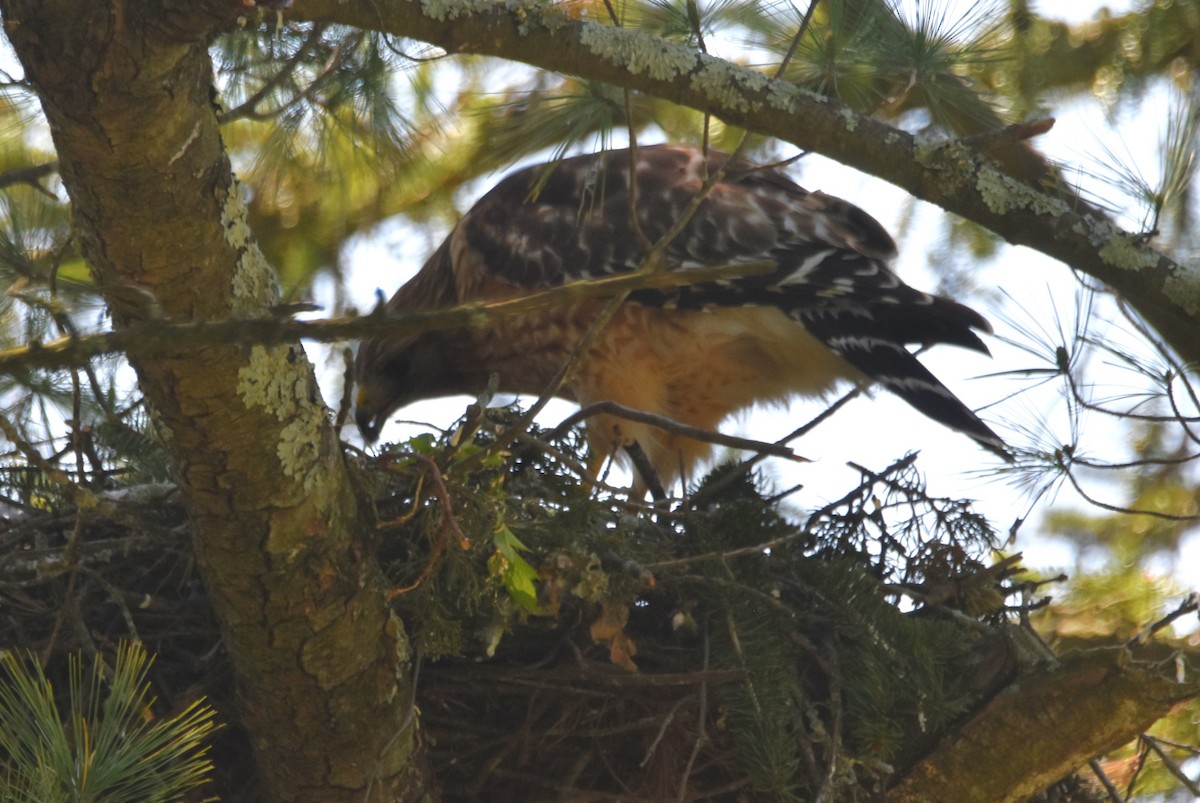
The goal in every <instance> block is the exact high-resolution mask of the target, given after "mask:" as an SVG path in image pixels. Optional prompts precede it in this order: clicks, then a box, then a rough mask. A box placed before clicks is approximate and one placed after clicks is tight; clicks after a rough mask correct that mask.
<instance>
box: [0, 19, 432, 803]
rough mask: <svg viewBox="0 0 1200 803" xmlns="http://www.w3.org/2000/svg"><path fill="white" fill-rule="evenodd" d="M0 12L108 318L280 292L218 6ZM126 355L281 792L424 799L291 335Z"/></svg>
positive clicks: (346, 477) (353, 536)
mask: <svg viewBox="0 0 1200 803" xmlns="http://www.w3.org/2000/svg"><path fill="white" fill-rule="evenodd" d="M235 5H236V4H228V6H229V7H230V9H231V10H232V8H233V7H234V6H235ZM0 8H2V9H3V14H4V23H5V26H6V30H7V32H8V35H9V37H10V39H11V41H12V42H13V45H14V47H15V49H16V51H17V54H18V57H19V58H20V60H21V63H22V64H23V66H24V68H25V70H26V76H27V78H28V80H29V81H30V83H31V84H32V85H33V86H34V87H35V89H36V90H37V92H38V93H39V95H40V97H41V100H42V105H43V107H44V109H45V112H46V117H47V119H48V121H49V123H50V128H51V132H52V134H53V137H54V143H55V146H56V148H57V150H58V154H59V158H60V163H61V174H62V178H63V181H64V183H65V185H66V188H67V190H68V192H69V193H70V196H71V201H72V207H73V215H74V222H75V229H76V232H77V234H78V236H79V237H80V239H81V241H82V243H83V248H84V252H85V255H86V257H87V259H88V262H89V264H90V266H91V268H92V270H93V273H94V275H95V278H96V281H97V283H98V284H99V285H100V286H101V287H102V289H103V292H104V295H105V297H106V299H107V300H108V302H109V304H110V305H111V308H112V310H113V314H114V320H115V322H116V325H117V326H118V327H126V326H129V325H130V324H132V323H135V322H137V321H139V320H145V319H148V318H164V319H167V320H171V321H180V322H183V321H194V320H203V319H217V318H226V317H239V316H240V317H250V316H256V315H261V314H264V313H265V312H266V311H267V309H268V308H269V307H270V306H271V305H272V304H274V303H277V301H278V298H277V295H278V294H277V291H276V289H275V286H274V280H273V273H272V271H271V269H270V266H268V265H267V264H266V263H265V260H264V259H263V258H262V256H261V254H260V253H259V251H258V249H257V247H256V246H255V244H254V241H253V239H252V237H251V236H250V232H249V228H248V227H247V225H246V222H245V208H244V205H243V202H242V198H241V196H240V193H239V189H238V186H237V184H236V182H235V181H234V179H233V176H232V174H231V171H230V165H229V160H228V158H227V156H226V154H225V151H224V148H223V145H222V142H221V136H220V131H219V128H218V124H217V118H216V114H215V109H214V106H213V102H212V92H213V89H212V68H211V64H210V61H209V56H208V53H207V50H206V45H207V42H208V39H209V37H210V35H211V34H212V32H213V31H214V29H215V26H216V25H217V24H219V23H220V22H221V18H220V14H221V13H223V8H224V4H217V3H208V4H205V3H192V2H180V3H178V4H176V5H171V4H153V3H121V2H117V3H111V4H110V3H96V2H94V1H93V0H53V1H47V0H27V1H22V0H13V1H12V2H5V3H3V4H2V6H0ZM129 358H130V361H131V362H132V363H133V365H134V367H135V368H136V369H137V373H138V379H139V383H140V385H141V388H142V390H143V392H144V394H145V397H146V399H147V401H148V402H149V404H150V405H151V407H152V412H153V413H154V414H155V416H156V420H157V423H158V426H159V429H160V431H161V433H162V434H163V436H164V439H165V441H166V443H167V446H168V449H169V450H170V452H171V453H172V455H173V456H174V458H175V459H176V461H177V464H178V465H177V468H178V475H179V482H180V486H181V488H182V489H183V491H184V493H185V496H186V499H187V504H188V508H189V512H190V514H191V516H192V517H193V520H194V523H195V534H196V535H195V547H196V554H197V558H198V561H199V564H200V567H201V570H202V573H203V575H204V577H205V581H206V584H207V586H208V590H209V593H210V596H211V598H212V601H213V605H214V607H215V609H216V612H217V615H218V617H219V619H220V620H221V622H222V627H223V634H224V642H225V646H226V647H227V649H228V650H229V653H230V655H231V657H232V659H233V665H234V668H235V672H236V676H237V682H238V689H239V694H240V696H241V699H242V701H243V710H242V711H241V712H237V713H238V715H239V718H240V719H241V720H242V721H243V722H244V723H245V724H246V725H247V727H248V728H249V730H250V732H251V735H252V738H253V741H254V744H255V747H256V750H257V753H258V760H259V763H260V766H261V768H262V770H263V773H264V777H265V778H266V779H267V780H268V783H269V785H270V787H271V792H272V795H273V797H275V798H276V799H278V800H289V801H290V800H297V801H302V800H311V801H337V800H346V801H351V800H353V801H363V800H395V799H403V798H407V797H416V796H419V795H420V794H422V789H423V779H422V778H421V776H420V774H419V773H418V772H416V771H415V770H414V767H415V765H416V763H415V761H414V755H415V743H416V740H415V728H414V727H413V722H414V720H413V717H412V716H411V711H410V705H409V703H410V699H411V688H410V686H409V683H408V673H409V656H408V650H407V642H406V640H405V637H404V633H403V630H402V629H401V628H400V626H399V623H398V622H396V621H395V620H394V619H393V618H392V617H391V615H390V612H389V610H388V608H387V606H386V604H385V602H384V597H383V593H382V591H383V580H382V577H381V576H380V574H379V571H378V568H377V565H376V564H375V563H374V562H373V561H364V560H361V559H360V556H361V551H362V545H361V539H362V537H363V535H364V533H363V526H362V524H361V521H362V519H361V517H360V515H359V508H358V501H357V499H356V495H355V492H354V487H353V482H352V476H351V473H350V471H349V469H348V467H347V466H346V464H345V463H344V459H343V455H342V451H341V448H340V445H339V443H338V440H337V437H336V433H335V432H334V431H333V428H332V426H331V425H330V423H329V421H328V414H327V411H326V410H325V408H324V406H323V404H322V403H321V401H320V398H319V395H318V393H317V391H316V383H315V378H314V375H313V371H312V368H311V366H310V365H309V363H308V361H307V360H306V358H305V356H304V353H303V351H302V350H301V348H300V347H299V345H298V344H284V345H279V346H273V347H269V348H268V347H262V346H256V347H253V348H250V349H245V348H242V347H238V346H213V347H208V348H203V349H198V350H197V349H189V348H188V344H187V343H186V342H181V343H180V348H179V349H178V351H177V352H176V353H166V354H164V353H162V352H157V353H155V354H154V355H153V356H151V355H139V354H138V352H137V349H136V347H134V348H131V349H130V351H129ZM368 790H369V793H368Z"/></svg>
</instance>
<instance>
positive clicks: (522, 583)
mask: <svg viewBox="0 0 1200 803" xmlns="http://www.w3.org/2000/svg"><path fill="white" fill-rule="evenodd" d="M492 542H493V543H494V544H495V545H496V554H494V555H492V557H491V558H490V559H488V571H489V572H491V574H492V576H493V577H496V576H498V577H500V578H501V579H503V580H504V587H505V588H507V589H508V594H509V596H510V597H512V598H513V601H515V602H516V603H517V604H518V605H520V606H521V607H522V608H525V609H526V610H529V611H536V610H537V607H538V603H537V586H536V585H534V581H535V580H537V576H538V574H537V570H536V569H534V568H533V566H531V565H529V561H527V560H525V559H524V558H523V557H521V555H520V553H521V552H528V551H529V547H527V546H525V545H524V544H522V543H521V540H520V539H519V538H517V536H516V535H514V534H513V531H512V530H510V529H508V527H507V526H506V525H504V524H501V525H500V526H499V527H497V528H496V530H495V531H494V532H493V533H492Z"/></svg>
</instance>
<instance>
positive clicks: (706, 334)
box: [356, 145, 1005, 487]
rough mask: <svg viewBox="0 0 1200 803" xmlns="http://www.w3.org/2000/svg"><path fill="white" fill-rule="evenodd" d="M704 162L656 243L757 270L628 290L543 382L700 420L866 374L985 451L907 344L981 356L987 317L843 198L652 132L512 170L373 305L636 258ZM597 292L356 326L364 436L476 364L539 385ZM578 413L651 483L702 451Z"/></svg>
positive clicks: (443, 301)
mask: <svg viewBox="0 0 1200 803" xmlns="http://www.w3.org/2000/svg"><path fill="white" fill-rule="evenodd" d="M632 158H636V165H634V166H633V167H634V169H633V171H632V172H633V173H634V174H635V175H636V182H637V184H636V193H633V194H631V193H630V175H631V169H630V168H631V164H630V160H631V159H632ZM719 168H724V171H725V172H724V174H723V176H722V177H721V180H720V181H718V182H717V183H716V184H715V185H714V186H713V187H712V188H711V190H710V191H709V192H708V193H707V195H705V196H704V198H703V202H702V203H701V204H700V205H699V208H698V209H697V210H696V211H695V214H694V215H693V216H692V217H691V218H690V220H688V221H687V224H686V225H685V226H684V227H683V229H682V231H681V232H680V233H679V234H678V235H677V236H676V237H675V238H674V239H673V240H671V241H670V244H669V245H668V247H667V248H666V250H665V259H666V261H667V263H668V268H669V269H670V270H674V271H684V272H686V271H688V270H693V269H697V268H704V267H713V266H722V265H737V264H738V263H749V262H762V261H764V260H769V261H770V263H771V264H772V265H773V268H772V269H771V270H769V272H766V273H762V272H759V273H756V274H755V275H753V276H748V277H745V278H733V279H727V280H721V281H711V282H709V283H707V284H697V285H687V286H682V287H678V288H673V289H669V290H661V289H654V290H649V289H646V290H638V291H635V292H633V293H631V294H630V295H629V297H628V298H627V299H626V301H625V302H624V303H623V304H622V305H621V306H620V308H619V309H618V310H617V311H616V313H615V315H614V316H613V317H612V319H611V320H610V321H609V323H608V324H607V325H606V326H605V327H604V328H603V329H602V330H601V331H600V332H599V334H598V335H597V336H596V337H595V338H594V339H593V340H592V341H591V343H590V345H589V346H588V348H587V349H586V351H585V352H584V353H582V354H581V355H580V357H579V359H578V362H577V363H576V364H575V366H574V368H573V370H572V372H571V373H570V375H569V377H568V379H567V381H566V382H565V383H564V385H563V386H562V388H561V390H560V391H559V395H560V396H562V397H564V398H566V399H569V400H571V401H574V402H576V403H578V404H580V405H581V406H586V405H589V404H592V403H595V402H601V401H606V400H611V401H614V402H617V403H619V404H622V405H625V406H627V407H632V408H636V409H638V410H643V411H647V412H650V413H655V414H658V415H660V416H663V417H665V418H669V419H672V420H674V421H678V422H681V423H684V424H689V425H691V426H694V427H700V428H703V429H707V430H712V429H715V428H716V427H717V426H718V425H719V424H720V423H721V421H722V420H723V419H725V418H726V417H728V416H730V415H731V414H733V413H736V412H738V411H740V410H744V409H746V408H748V407H751V406H752V405H755V404H762V403H768V404H769V403H783V402H786V401H787V400H788V399H789V398H791V397H793V396H798V395H804V396H821V395H823V394H825V393H827V392H828V391H830V390H831V389H832V388H833V387H834V386H835V385H836V384H838V383H839V382H840V381H849V382H852V383H858V384H861V385H866V384H868V383H877V384H880V385H882V386H883V387H885V388H887V389H888V390H890V391H891V392H893V393H895V394H897V395H898V396H900V397H901V398H902V399H904V400H905V401H906V402H908V403H909V404H910V405H912V406H913V407H915V408H916V409H917V410H919V411H920V412H922V413H924V414H925V415H927V416H929V417H930V418H932V419H934V420H935V421H938V422H940V423H942V424H944V425H946V426H948V427H952V428H953V429H956V430H959V431H961V432H963V433H965V434H966V435H968V436H970V437H971V438H973V439H974V440H975V441H977V442H978V443H980V444H981V445H983V446H984V447H986V448H988V449H990V450H992V451H996V452H998V453H1000V454H1005V446H1004V444H1003V442H1002V441H1001V439H1000V438H999V437H998V436H997V435H996V433H994V432H993V431H992V430H991V429H990V428H989V427H988V426H987V425H986V424H985V423H983V421H981V420H980V419H979V417H978V416H976V415H975V413H973V412H972V411H971V410H970V409H969V408H968V407H967V406H966V405H964V404H963V403H962V402H961V401H959V399H958V398H956V397H955V396H954V394H953V393H951V392H950V391H949V390H948V389H947V388H946V387H945V385H943V384H942V383H941V382H940V381H938V380H937V378H935V377H934V376H933V374H931V373H930V372H929V371H928V370H927V369H926V368H925V367H924V366H923V365H922V364H921V363H920V362H919V361H918V360H917V358H916V356H915V355H914V354H913V352H912V351H910V349H909V346H910V345H916V346H920V347H924V346H929V345H933V344H936V343H949V344H952V345H956V346H962V347H965V348H968V349H973V350H975V351H979V352H982V353H984V354H987V353H988V349H987V346H986V345H984V343H983V341H982V340H981V339H980V338H979V336H978V335H977V334H976V331H982V332H990V331H991V327H990V326H989V324H988V322H987V321H986V320H985V319H984V318H983V317H982V316H980V315H979V314H978V313H976V312H975V311H973V310H971V309H969V308H968V307H965V306H963V305H962V304H959V303H957V302H955V301H952V300H950V299H948V298H943V297H940V296H936V295H931V294H929V293H924V292H921V291H920V290H915V289H913V288H912V287H909V286H908V285H906V284H904V282H902V281H901V280H900V279H899V277H898V276H896V274H895V273H894V272H893V271H892V269H891V268H890V267H889V264H888V263H889V261H890V260H891V259H892V258H893V257H894V256H895V253H896V247H895V243H894V242H893V241H892V238H891V237H890V236H889V235H888V233H887V232H886V231H885V230H884V228H883V226H881V225H880V224H879V223H878V222H877V221H876V220H875V219H874V218H872V217H871V216H870V215H868V214H867V213H866V212H864V211H862V210H861V209H859V208H858V207H856V206H854V205H853V204H850V203H848V202H846V201H843V200H841V199H839V198H835V197H833V196H831V195H826V194H824V193H822V192H809V191H808V190H805V189H803V188H802V187H800V186H798V185H797V184H795V183H794V182H792V181H791V180H790V179H789V178H788V177H787V176H785V175H784V174H783V173H782V172H780V171H779V170H776V169H768V168H762V167H758V166H756V165H754V164H751V163H749V162H745V161H741V160H736V161H733V160H730V157H728V156H726V155H724V154H721V153H716V152H713V151H711V150H710V151H703V150H701V149H698V148H692V147H683V146H674V145H660V146H656V147H642V148H638V149H637V150H636V157H634V156H633V155H632V152H631V151H629V150H614V151H606V152H602V153H598V154H594V155H587V156H577V157H574V158H569V159H564V160H562V161H560V162H558V163H557V164H551V165H539V166H534V167H529V168H526V169H524V170H520V171H518V172H515V173H513V174H511V175H509V176H508V177H506V178H505V179H503V180H502V181H501V182H500V183H499V184H498V185H496V187H495V188H493V189H492V190H491V191H490V192H488V193H487V194H486V195H484V196H483V198H481V199H480V200H479V202H478V203H476V204H475V206H474V207H473V208H472V209H471V210H470V211H469V212H467V214H466V216H464V217H463V218H462V220H461V221H460V222H459V223H458V225H457V226H456V227H455V228H454V230H453V231H452V232H451V233H450V235H449V236H448V237H447V238H446V240H445V242H443V243H442V245H441V247H439V248H438V249H437V251H436V252H435V253H434V254H433V256H432V257H430V259H429V261H428V262H426V263H425V266H424V267H423V268H421V270H420V271H419V272H418V273H417V274H416V275H415V276H414V277H413V278H412V279H411V280H410V281H409V282H408V283H407V284H405V285H404V286H403V287H401V288H400V289H399V290H398V291H397V292H396V294H395V295H394V296H392V298H391V300H390V301H389V302H388V303H387V307H386V310H387V312H388V313H389V314H403V313H409V312H416V311H426V310H436V309H440V308H445V307H451V306H454V305H456V304H462V303H465V302H472V301H494V300H499V299H505V298H510V297H515V296H520V295H522V294H527V293H529V292H531V291H536V290H543V289H547V288H551V287H555V286H558V285H561V284H563V283H565V282H569V281H573V280H578V279H591V278H601V277H609V276H614V275H617V274H623V273H629V272H631V271H634V270H637V269H638V268H639V266H641V264H642V262H643V259H644V257H645V254H646V247H645V246H646V243H647V242H657V241H658V240H659V239H660V238H661V237H663V236H664V234H665V233H667V232H668V231H669V230H670V229H671V227H672V226H674V225H675V224H676V222H677V221H679V220H680V219H681V217H682V215H683V214H684V210H685V208H686V207H687V206H688V204H689V203H690V202H692V200H693V198H695V197H696V196H697V194H698V193H699V192H700V190H701V188H702V185H704V183H705V180H706V178H707V177H708V176H709V175H711V174H712V173H713V171H716V170H718V169H719ZM631 207H632V208H633V209H636V214H637V221H638V227H637V228H635V227H634V225H633V221H632V214H631V213H632V209H631ZM639 228H640V233H639V231H638V229H639ZM605 303H606V302H605V300H604V299H580V300H576V301H570V302H566V303H563V304H561V305H559V306H557V307H555V308H553V309H544V310H540V311H537V312H531V313H526V314H523V315H514V316H507V317H499V318H495V319H493V320H490V321H488V322H487V324H486V325H484V326H480V327H476V328H466V329H459V330H448V331H432V332H425V333H423V334H417V335H403V336H379V337H371V338H367V339H365V340H364V341H363V342H362V345H361V347H360V349H359V352H358V357H357V362H356V378H357V382H358V395H357V403H356V420H357V422H358V426H359V429H360V430H361V432H362V434H363V437H364V438H365V439H366V440H367V442H368V443H370V442H373V441H374V440H375V439H376V438H377V437H378V434H379V430H380V428H381V427H382V426H383V424H384V423H385V422H386V420H387V418H388V416H389V415H390V414H391V413H392V412H394V411H395V410H396V409H398V408H400V407H402V406H404V405H406V404H408V403H409V402H412V401H415V400H418V399H426V398H432V397H437V396H447V395H453V394H461V393H468V394H472V393H480V392H482V391H483V390H484V389H485V387H486V385H487V383H488V379H489V376H490V375H492V374H493V373H495V374H497V375H498V376H499V389H500V390H501V391H503V392H511V393H527V394H540V393H542V392H543V391H544V390H545V389H546V387H547V386H548V384H549V383H550V382H551V381H552V380H553V379H554V377H555V376H556V374H557V373H558V372H559V370H560V369H561V368H562V367H563V366H564V365H565V364H566V363H567V361H568V360H569V359H570V355H571V354H572V351H573V350H574V349H575V347H576V344H577V343H579V342H580V339H581V338H582V337H583V336H584V334H585V333H586V332H587V330H588V329H589V327H590V325H591V324H592V322H593V321H594V320H595V319H596V318H597V316H598V315H599V313H600V311H601V310H602V309H603V307H604V305H605ZM587 426H588V441H589V446H590V448H591V452H592V455H593V458H594V459H595V458H601V459H602V458H604V457H607V456H609V455H612V454H613V453H614V452H616V450H618V449H620V448H621V447H622V446H626V447H627V446H630V445H631V444H636V445H637V446H639V447H640V448H641V451H642V453H643V454H644V456H645V457H646V458H647V459H648V461H649V464H650V465H651V466H652V467H653V469H654V470H655V471H656V472H657V474H658V477H657V478H644V479H646V480H647V481H649V482H650V485H651V487H653V485H654V482H653V480H654V479H658V480H661V481H662V483H663V484H664V485H665V484H667V483H670V482H672V481H674V479H675V478H677V477H679V476H680V475H681V474H686V472H687V471H688V470H689V469H691V467H693V466H694V465H695V464H696V463H698V462H699V461H701V460H703V459H704V458H705V457H706V456H707V455H708V453H709V450H710V447H709V445H708V444H705V443H701V442H699V441H696V440H693V439H690V438H687V437H684V436H682V435H680V434H677V433H674V432H671V431H667V430H664V429H661V428H657V427H654V426H651V425H649V424H645V423H633V422H630V421H627V420H622V419H620V418H616V417H613V416H610V415H599V416H596V417H593V418H591V419H589V420H588V425H587ZM599 465H600V462H596V463H594V467H596V468H598V467H599Z"/></svg>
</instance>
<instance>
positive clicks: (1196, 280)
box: [1163, 265, 1200, 315]
mask: <svg viewBox="0 0 1200 803" xmlns="http://www.w3.org/2000/svg"><path fill="white" fill-rule="evenodd" d="M1163 291H1164V292H1165V293H1166V295H1167V297H1168V298H1170V299H1171V300H1172V301H1174V302H1175V303H1176V304H1177V305H1179V307H1180V308H1181V309H1182V310H1183V311H1184V312H1186V313H1187V314H1188V315H1200V268H1197V267H1196V266H1194V265H1179V266H1177V267H1176V269H1175V272H1174V273H1172V274H1171V276H1169V277H1168V278H1167V280H1166V281H1165V282H1163Z"/></svg>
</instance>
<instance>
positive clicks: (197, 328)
mask: <svg viewBox="0 0 1200 803" xmlns="http://www.w3.org/2000/svg"><path fill="white" fill-rule="evenodd" d="M772 268H774V263H773V262H769V261H756V262H743V263H741V264H737V265H721V266H719V267H715V268H703V269H691V268H689V269H688V270H685V271H676V272H673V273H658V274H627V275H623V276H614V277H610V278H605V279H589V280H584V281H578V282H571V283H569V284H565V285H562V286H560V287H555V288H553V289H551V290H545V291H542V292H538V293H530V294H528V295H523V296H518V297H516V298H511V299H505V300H503V301H490V302H484V303H471V304H461V305H459V306H457V307H451V308H449V309H444V310H437V311H434V312H415V313H410V314H406V315H385V314H382V313H376V314H371V315H364V316H356V317H340V318H329V319H326V320H318V321H299V320H296V319H294V318H286V317H261V318H230V319H226V320H220V321H194V322H188V323H176V322H173V321H169V320H165V319H159V320H149V321H145V322H143V323H139V324H135V325H133V326H130V327H128V328H126V329H120V330H117V331H113V332H104V333H102V334H95V335H82V336H68V337H60V338H58V339H56V340H52V341H50V342H49V343H31V344H29V345H26V346H17V347H14V348H10V349H5V350H0V371H5V372H13V371H17V370H27V369H31V368H61V367H65V366H70V365H82V364H85V363H86V362H87V361H88V360H90V359H92V358H94V357H100V356H103V355H105V354H116V353H119V352H124V351H127V350H130V349H136V350H137V352H138V354H140V355H144V356H149V355H162V354H171V353H176V352H179V351H181V350H183V349H186V350H188V351H192V350H196V349H199V348H202V347H205V346H214V345H222V344H240V345H250V344H260V345H272V344H277V343H286V342H289V341H294V340H296V339H298V338H304V339H307V340H317V341H320V342H322V343H330V342H333V341H337V340H352V339H358V338H362V337H367V336H368V335H381V334H387V335H404V334H416V333H419V332H429V331H434V330H437V329H456V328H459V327H471V326H482V325H484V324H485V323H487V322H488V321H491V320H493V319H494V318H497V317H502V316H508V315H518V314H521V313H525V312H529V311H531V310H537V309H544V308H546V307H553V306H557V305H560V304H563V303H566V302H568V301H573V300H577V299H581V298H594V297H597V296H607V295H615V294H617V293H622V292H631V291H634V290H644V289H654V288H664V287H679V286H681V285H689V284H703V283H705V282H711V281H716V280H718V279H728V278H732V277H738V276H753V275H755V274H758V273H765V272H767V271H769V270H771V269H772Z"/></svg>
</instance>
